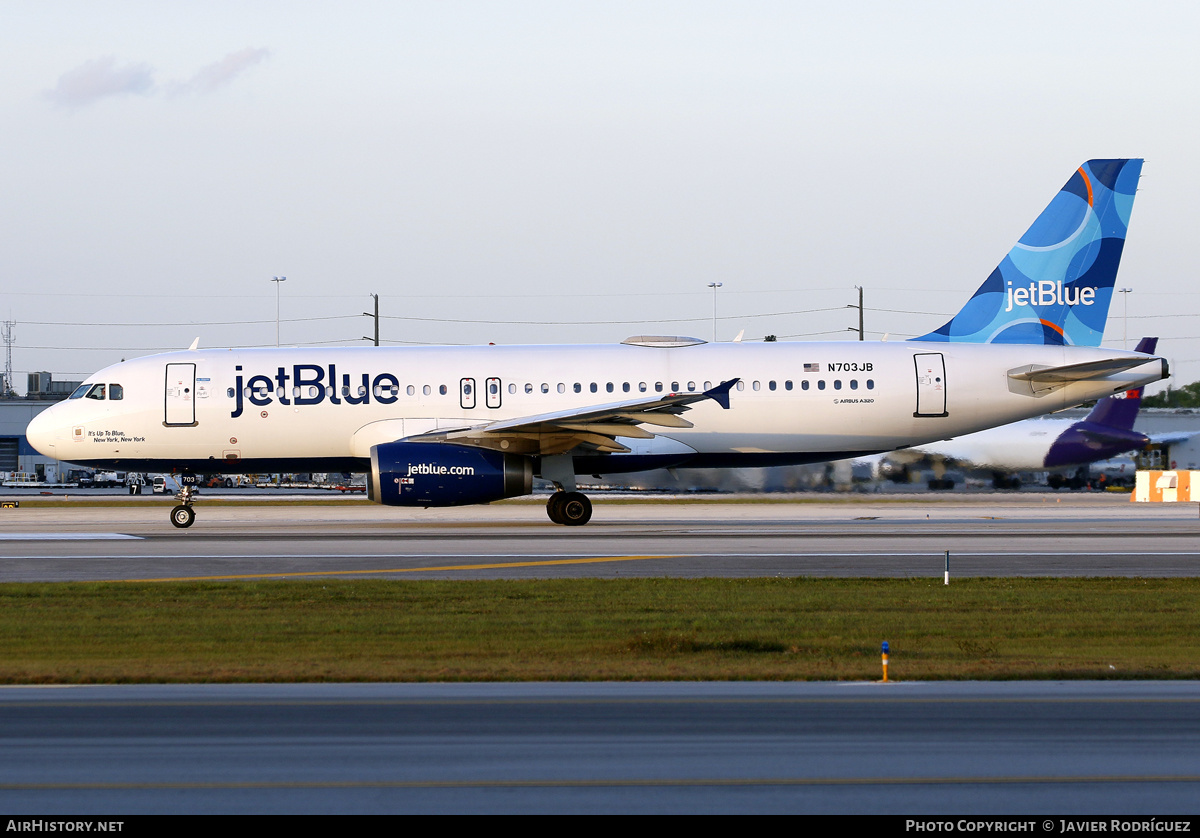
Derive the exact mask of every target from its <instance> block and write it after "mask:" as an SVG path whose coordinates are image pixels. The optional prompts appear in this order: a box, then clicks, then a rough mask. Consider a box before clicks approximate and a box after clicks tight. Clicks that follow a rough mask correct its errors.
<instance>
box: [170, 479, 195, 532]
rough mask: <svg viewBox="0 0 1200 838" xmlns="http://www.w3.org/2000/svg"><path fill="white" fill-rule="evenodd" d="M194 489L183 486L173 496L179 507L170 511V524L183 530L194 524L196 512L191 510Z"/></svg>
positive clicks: (186, 485)
mask: <svg viewBox="0 0 1200 838" xmlns="http://www.w3.org/2000/svg"><path fill="white" fill-rule="evenodd" d="M193 494H194V487H193V486H191V485H189V484H185V485H184V486H183V487H182V488H181V489H180V490H179V494H177V495H176V496H175V500H177V501H179V505H178V506H176V507H175V508H174V509H172V510H171V523H172V524H173V525H174V526H175V527H177V528H179V529H181V530H185V529H187V528H188V527H190V526H191V525H192V524H194V523H195V522H196V510H194V509H192V504H193V503H194V502H195V499H194V497H193Z"/></svg>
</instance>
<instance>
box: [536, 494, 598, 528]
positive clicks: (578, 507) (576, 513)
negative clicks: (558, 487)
mask: <svg viewBox="0 0 1200 838" xmlns="http://www.w3.org/2000/svg"><path fill="white" fill-rule="evenodd" d="M546 514H547V515H549V516H550V520H551V521H553V522H554V523H556V524H565V525H566V526H568V527H582V526H583V525H584V524H586V523H587V522H588V521H590V520H592V502H591V501H590V500H588V497H587V495H585V494H583V493H582V492H562V491H558V492H555V493H554V494H552V495H551V496H550V500H548V501H546Z"/></svg>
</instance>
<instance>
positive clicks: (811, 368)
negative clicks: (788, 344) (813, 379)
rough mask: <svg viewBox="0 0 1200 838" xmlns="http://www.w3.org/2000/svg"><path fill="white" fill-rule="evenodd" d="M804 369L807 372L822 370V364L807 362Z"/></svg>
mask: <svg viewBox="0 0 1200 838" xmlns="http://www.w3.org/2000/svg"><path fill="white" fill-rule="evenodd" d="M804 371H805V372H820V371H821V365H820V364H805V365H804Z"/></svg>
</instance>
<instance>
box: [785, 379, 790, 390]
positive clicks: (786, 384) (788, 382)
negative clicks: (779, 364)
mask: <svg viewBox="0 0 1200 838" xmlns="http://www.w3.org/2000/svg"><path fill="white" fill-rule="evenodd" d="M783 389H785V390H790V389H792V381H791V379H790V378H789V379H788V380H787V381H785V382H783Z"/></svg>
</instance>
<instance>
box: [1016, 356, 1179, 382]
mask: <svg viewBox="0 0 1200 838" xmlns="http://www.w3.org/2000/svg"><path fill="white" fill-rule="evenodd" d="M1157 360H1161V359H1158V358H1107V359H1105V360H1103V361H1088V362H1086V363H1083V364H1067V365H1065V366H1061V367H1040V366H1038V365H1036V364H1031V365H1030V366H1028V367H1025V368H1023V369H1017V370H1011V371H1010V372H1009V373H1008V377H1009V378H1011V379H1013V380H1015V381H1028V382H1030V383H1032V384H1051V385H1062V384H1069V383H1071V382H1072V381H1095V380H1098V379H1101V378H1107V377H1108V376H1110V375H1112V374H1113V373H1117V372H1124V371H1125V370H1131V369H1133V368H1134V367H1140V366H1141V365H1142V364H1145V363H1147V362H1149V361H1157Z"/></svg>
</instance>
